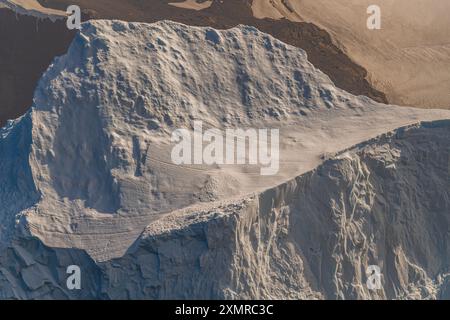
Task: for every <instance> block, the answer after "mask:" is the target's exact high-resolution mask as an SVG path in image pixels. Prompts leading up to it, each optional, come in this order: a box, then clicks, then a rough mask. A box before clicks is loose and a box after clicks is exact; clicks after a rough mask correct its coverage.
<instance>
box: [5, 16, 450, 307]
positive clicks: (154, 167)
mask: <svg viewBox="0 0 450 320" xmlns="http://www.w3.org/2000/svg"><path fill="white" fill-rule="evenodd" d="M449 118H450V112H448V111H437V110H427V111H424V110H418V109H412V108H400V107H396V106H387V105H382V104H378V103H375V102H373V101H372V100H370V99H368V98H366V97H362V96H360V97H355V96H352V95H350V94H348V93H346V92H344V91H342V90H339V89H337V88H335V87H334V85H333V83H332V82H331V81H330V80H329V78H328V77H327V76H325V75H324V74H323V73H322V72H320V71H318V70H316V69H314V67H313V66H312V65H311V64H310V63H309V62H308V61H307V57H306V54H305V53H304V52H303V51H302V50H300V49H298V48H294V47H291V46H288V45H286V44H284V43H282V42H280V41H278V40H276V39H274V38H272V37H270V36H268V35H266V34H264V33H261V32H259V31H258V30H256V29H254V28H251V27H246V26H239V27H237V28H233V29H230V30H225V31H220V30H214V29H211V28H198V27H188V26H185V25H182V24H177V23H173V22H168V21H165V22H159V23H155V24H139V23H125V22H120V21H95V22H90V23H86V24H84V25H83V30H82V32H81V33H80V34H79V35H78V36H77V37H76V39H75V40H74V42H73V43H72V45H71V47H70V49H69V51H68V53H67V55H65V56H63V57H60V58H58V59H56V60H55V62H54V63H53V65H52V66H50V68H49V69H48V71H47V72H46V74H45V75H44V76H43V77H42V79H41V81H40V83H39V85H38V88H37V89H36V92H35V98H34V105H33V108H32V110H31V111H30V112H29V113H28V114H27V115H25V116H24V117H23V118H21V119H18V120H16V121H15V122H14V123H11V125H10V126H9V127H7V128H4V129H2V131H1V132H0V151H1V152H0V186H1V187H0V199H1V206H0V221H1V225H2V228H1V229H0V237H1V239H2V247H3V248H8V249H2V253H1V254H0V255H1V256H0V296H1V297H5V298H12V297H19V298H37V297H75V298H76V297H78V298H195V297H198V298H223V297H229V298H363V297H364V298H368V297H374V298H375V297H389V298H399V297H438V296H442V294H443V293H442V292H443V291H442V290H444V289H445V288H446V287H445V286H446V283H447V282H446V281H447V280H446V278H445V273H446V272H447V271H446V268H447V267H448V263H447V260H448V252H447V251H446V245H445V243H446V241H448V239H447V238H448V232H447V231H446V225H447V219H448V212H449V210H448V209H449V185H448V183H449V180H448V179H449V178H448V177H449V175H448V156H449V155H448V150H449V148H450V146H449V141H450V140H449V137H450V134H449V127H450V126H449V123H448V121H441V122H436V121H434V122H427V123H426V124H419V125H414V126H412V127H409V128H408V129H401V130H397V131H394V130H395V129H396V128H399V127H402V126H406V125H411V124H413V123H418V122H420V121H425V120H427V121H428V120H430V121H431V120H439V119H449ZM194 120H201V121H203V123H204V124H205V125H207V126H208V127H214V128H219V129H224V128H244V129H245V128H249V127H254V128H278V129H280V134H281V138H280V142H281V150H280V152H281V153H280V157H281V167H280V172H279V174H278V175H276V176H271V177H263V176H260V175H258V174H255V172H259V170H255V169H254V168H250V167H248V166H245V165H242V166H214V167H211V166H206V165H196V166H176V165H174V164H173V163H171V160H170V152H171V147H172V145H171V143H170V135H171V133H172V131H173V130H175V129H178V128H191V127H192V123H193V121H194ZM388 132H391V133H389V134H387V135H385V136H383V137H378V138H375V139H373V140H371V141H370V142H368V143H366V144H363V145H361V146H357V147H353V148H351V147H352V146H354V145H356V144H359V143H362V142H364V141H366V140H369V139H371V138H374V137H377V136H378V135H380V134H385V133H388ZM348 148H350V149H348ZM344 149H348V151H347V152H345V153H339V152H340V151H341V150H344ZM336 153H338V155H337V156H334V155H335V154H336ZM327 158H330V160H327V161H325V163H323V162H324V160H325V159H327ZM322 163H323V164H322ZM311 170H312V171H311ZM307 172H308V173H307ZM70 264H77V265H80V266H81V267H82V269H83V270H84V274H85V273H86V272H88V273H89V274H88V275H87V274H86V278H85V280H84V281H86V282H85V283H84V285H83V286H84V288H85V290H82V291H80V292H69V291H68V290H66V288H65V280H64V279H65V277H66V276H67V275H66V274H65V267H67V266H68V265H70ZM368 264H380V266H381V267H383V268H384V269H383V270H385V271H386V272H388V274H387V275H386V278H385V283H386V285H385V289H384V290H383V291H382V292H378V294H377V295H376V296H372V295H371V294H373V293H370V292H369V291H368V290H367V288H366V287H365V285H364V281H365V280H364V279H365V274H364V272H365V267H366V266H367V265H368ZM443 288H444V289H443ZM445 290H447V289H445ZM445 290H444V291H445Z"/></svg>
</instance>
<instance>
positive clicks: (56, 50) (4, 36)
mask: <svg viewBox="0 0 450 320" xmlns="http://www.w3.org/2000/svg"><path fill="white" fill-rule="evenodd" d="M73 35H74V33H73V32H69V30H68V29H67V28H66V27H65V22H64V21H62V20H60V21H56V22H52V21H50V20H49V19H37V18H35V17H31V16H25V15H16V14H15V13H14V12H13V11H11V10H9V9H6V8H0V127H1V126H3V125H4V124H5V123H6V120H8V119H14V118H17V117H18V116H21V115H22V114H24V113H25V112H26V110H27V109H28V108H29V107H30V106H31V104H32V99H33V91H34V89H35V87H36V84H37V82H38V80H39V78H40V77H41V75H42V73H43V72H44V71H45V70H46V69H47V68H48V66H49V65H50V63H51V61H52V60H53V58H54V57H56V56H58V55H61V54H63V53H64V52H65V51H66V50H67V48H68V46H69V44H70V42H71V41H72V38H73Z"/></svg>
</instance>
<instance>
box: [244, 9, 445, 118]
mask: <svg viewBox="0 0 450 320" xmlns="http://www.w3.org/2000/svg"><path fill="white" fill-rule="evenodd" d="M372 4H377V5H378V6H380V8H381V29H380V30H376V31H372V30H368V29H367V27H366V20H367V17H368V15H367V13H366V10H367V7H368V6H369V5H372ZM252 9H253V13H254V15H255V16H256V17H258V18H263V17H271V18H274V19H280V18H282V17H285V18H288V19H290V20H292V21H305V22H311V23H314V24H315V25H318V26H319V27H321V28H323V29H325V30H327V32H329V33H330V34H331V36H332V37H333V39H334V40H335V41H336V42H337V43H339V45H340V46H342V48H343V50H344V51H345V52H346V53H347V54H348V55H349V57H350V58H351V59H352V60H354V61H356V63H358V64H360V65H361V66H363V67H364V68H365V69H366V70H368V72H369V75H368V79H369V81H370V83H371V84H372V85H373V86H374V87H375V88H377V89H378V90H381V91H383V92H384V93H386V95H387V97H388V100H389V101H390V102H391V103H395V104H400V105H413V106H416V107H423V108H444V109H450V19H449V12H450V1H448V0H377V1H373V0H333V1H330V0H257V1H253V6H252Z"/></svg>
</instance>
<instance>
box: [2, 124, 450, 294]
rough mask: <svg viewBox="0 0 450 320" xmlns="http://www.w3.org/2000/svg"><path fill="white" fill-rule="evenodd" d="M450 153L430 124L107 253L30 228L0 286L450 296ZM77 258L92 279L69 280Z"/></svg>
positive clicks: (157, 225) (173, 220)
mask: <svg viewBox="0 0 450 320" xmlns="http://www.w3.org/2000/svg"><path fill="white" fill-rule="evenodd" d="M449 159H450V122H449V121H441V122H432V123H421V124H418V125H414V126H410V127H406V128H401V129H399V130H396V131H394V132H391V133H388V134H385V135H383V136H381V137H377V138H375V139H373V140H371V141H369V142H367V143H364V144H361V145H358V146H356V147H354V148H351V149H349V150H346V151H344V152H342V153H340V154H338V155H336V156H335V157H332V158H331V159H329V160H327V161H326V162H325V163H324V164H322V165H320V166H319V167H317V168H316V169H314V170H313V171H311V172H308V173H306V174H304V175H302V176H299V177H297V178H295V179H293V180H291V181H288V182H286V183H284V184H281V185H279V186H277V187H275V188H272V189H270V190H267V191H265V192H262V193H259V194H255V195H254V196H251V197H248V198H246V199H243V200H238V201H234V202H230V203H223V204H222V205H221V206H217V207H212V208H209V209H207V210H188V211H186V210H180V211H177V212H173V213H172V214H171V215H169V216H166V217H164V218H162V219H160V220H158V221H156V222H154V223H152V224H150V225H149V226H147V228H146V229H145V231H144V232H143V233H142V235H141V236H140V238H139V240H138V241H136V243H135V244H134V245H133V246H132V247H131V248H130V249H129V250H128V252H127V254H125V255H124V256H123V257H121V258H118V259H113V260H111V261H108V262H103V263H97V264H96V263H94V262H93V261H92V259H90V258H89V256H88V255H86V254H85V253H83V252H81V251H78V250H75V249H51V248H48V247H46V246H44V245H42V244H40V243H39V241H37V240H25V239H23V240H21V241H20V242H15V243H14V245H13V246H12V247H11V249H9V251H8V254H7V255H6V254H5V255H4V256H3V257H1V256H0V262H1V265H2V267H3V270H4V271H3V272H1V273H0V287H1V286H3V288H8V289H3V290H0V293H1V297H3V298H12V297H16V298H49V297H53V298H54V297H59V298H97V299H128V298H134V299H144V298H145V299H148V298H151V299H221V298H231V299H237V298H239V299H269V298H271V299H274V298H278V299H323V298H327V299H362V298H364V299H380V298H388V299H419V298H421V299H435V298H440V299H445V298H449V297H450V296H449V292H450V286H449V283H450V282H449V281H450V276H449V275H450V274H449V257H450V256H449V253H450V252H449V251H448V242H449V240H450V239H449V233H448V228H449V222H450V221H449V219H450V216H449V212H450V168H449ZM69 264H77V265H80V266H82V268H83V274H85V275H86V278H83V290H80V291H75V292H74V291H68V290H67V289H66V288H65V286H64V284H65V274H64V271H65V266H67V265H69ZM368 265H378V266H379V267H380V268H381V271H382V274H383V276H382V285H383V287H382V289H381V290H377V291H370V290H368V288H367V286H366V280H367V275H366V273H365V272H366V268H367V266H368ZM6 270H14V271H9V273H5V271H6ZM14 272H15V273H14ZM23 283H25V286H24V285H23ZM11 288H12V289H11Z"/></svg>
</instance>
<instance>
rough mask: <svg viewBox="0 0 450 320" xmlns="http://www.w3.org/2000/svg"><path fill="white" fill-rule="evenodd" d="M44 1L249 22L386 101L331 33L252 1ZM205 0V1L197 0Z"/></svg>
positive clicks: (156, 16) (113, 13)
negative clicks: (197, 6) (268, 13)
mask: <svg viewBox="0 0 450 320" xmlns="http://www.w3.org/2000/svg"><path fill="white" fill-rule="evenodd" d="M39 2H40V3H41V4H42V5H44V6H46V7H51V8H56V9H61V10H64V9H65V8H67V6H68V5H71V4H77V5H79V6H80V7H81V8H82V9H83V12H84V13H85V16H86V17H89V18H95V19H101V18H102V19H120V20H125V21H136V22H155V21H159V20H163V19H169V20H173V21H177V22H182V23H185V24H189V25H198V26H212V27H214V28H220V29H226V28H230V27H234V26H236V25H238V24H246V25H252V26H255V27H257V28H258V29H260V30H261V31H264V32H266V33H269V34H271V35H273V36H275V37H276V38H278V39H280V40H282V41H283V42H286V43H288V44H291V45H294V46H297V47H300V48H302V49H304V50H305V51H306V52H307V53H308V57H309V60H310V61H311V63H313V64H314V66H316V67H317V68H319V69H320V70H322V71H323V72H325V73H326V74H327V75H328V76H329V77H330V78H331V79H332V80H333V82H334V83H335V84H336V86H338V87H340V88H342V89H344V90H346V91H348V92H350V93H352V94H355V95H366V96H369V97H371V98H372V99H374V100H376V101H379V102H387V99H386V96H385V95H384V93H382V92H381V91H378V90H375V89H374V88H373V87H372V86H371V85H370V84H369V82H368V81H367V80H366V76H367V72H366V70H365V69H364V68H362V67H361V66H359V65H358V64H356V63H354V62H353V61H352V60H351V59H349V57H348V56H347V55H346V54H345V53H344V52H343V51H342V50H341V49H339V48H338V47H337V46H335V45H334V44H333V43H332V40H331V38H330V36H329V34H328V33H327V32H326V31H324V30H322V29H320V28H318V27H317V26H315V25H314V24H311V23H304V22H293V21H289V20H276V19H257V18H255V17H254V16H253V12H252V8H251V5H252V1H250V0H227V1H213V2H212V4H211V5H210V6H209V7H207V8H206V9H203V10H189V9H184V8H179V7H175V6H173V5H169V3H174V2H180V3H184V1H176V0H147V1H144V0H39ZM197 2H199V3H203V2H205V1H197Z"/></svg>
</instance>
